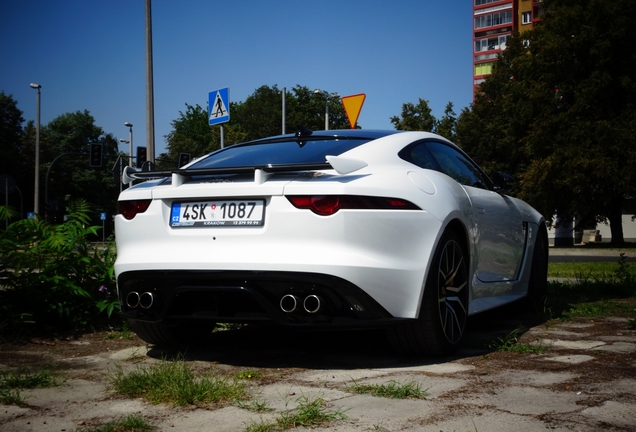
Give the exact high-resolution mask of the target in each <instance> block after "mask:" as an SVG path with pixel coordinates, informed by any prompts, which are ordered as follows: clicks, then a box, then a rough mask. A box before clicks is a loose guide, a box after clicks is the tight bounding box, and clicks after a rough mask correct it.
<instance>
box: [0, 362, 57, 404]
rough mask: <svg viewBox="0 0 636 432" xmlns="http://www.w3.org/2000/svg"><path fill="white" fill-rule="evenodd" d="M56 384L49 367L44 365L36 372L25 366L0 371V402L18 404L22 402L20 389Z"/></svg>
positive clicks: (53, 385)
mask: <svg viewBox="0 0 636 432" xmlns="http://www.w3.org/2000/svg"><path fill="white" fill-rule="evenodd" d="M58 384H59V382H58V380H57V379H56V378H55V377H54V376H53V372H52V369H51V368H50V367H44V368H42V369H41V370H40V371H38V372H30V371H29V370H28V369H26V368H19V369H18V370H14V371H4V372H0V402H1V403H4V404H7V405H20V404H22V403H24V398H23V397H22V396H21V395H20V390H22V389H32V388H44V387H55V386H57V385H58Z"/></svg>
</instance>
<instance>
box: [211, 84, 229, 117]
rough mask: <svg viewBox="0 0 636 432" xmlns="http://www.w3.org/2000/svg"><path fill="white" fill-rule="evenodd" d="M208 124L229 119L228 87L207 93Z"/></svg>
mask: <svg viewBox="0 0 636 432" xmlns="http://www.w3.org/2000/svg"><path fill="white" fill-rule="evenodd" d="M208 98H209V100H208V110H209V111H208V115H209V116H208V117H209V120H210V126H212V125H216V124H220V123H226V122H229V121H230V88H229V87H225V88H222V89H218V90H214V91H212V92H210V93H209V94H208Z"/></svg>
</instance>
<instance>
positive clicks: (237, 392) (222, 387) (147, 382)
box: [108, 361, 248, 406]
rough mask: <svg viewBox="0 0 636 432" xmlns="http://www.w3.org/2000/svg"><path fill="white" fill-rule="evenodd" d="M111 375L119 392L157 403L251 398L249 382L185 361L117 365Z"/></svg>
mask: <svg viewBox="0 0 636 432" xmlns="http://www.w3.org/2000/svg"><path fill="white" fill-rule="evenodd" d="M108 378H109V381H110V384H111V387H112V389H113V390H115V391H116V392H117V393H119V394H122V395H125V396H128V397H143V398H145V399H147V400H149V401H150V402H152V403H155V404H159V403H171V404H174V405H177V406H184V405H198V404H204V403H217V404H218V403H224V402H228V401H232V400H244V399H247V398H248V395H247V393H246V391H245V384H244V383H242V382H241V381H238V380H229V379H226V378H223V377H217V376H212V375H203V376H200V375H198V374H195V372H194V371H193V370H192V369H191V368H190V366H189V365H188V364H187V363H185V362H184V361H175V362H168V361H162V362H160V363H158V364H155V365H153V366H151V367H150V368H141V367H140V368H137V369H136V370H134V371H132V372H130V373H128V374H126V373H124V371H123V370H122V369H121V367H117V368H115V370H114V371H112V372H111V373H110V374H109V377H108Z"/></svg>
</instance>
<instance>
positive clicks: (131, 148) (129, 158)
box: [119, 122, 133, 166]
mask: <svg viewBox="0 0 636 432" xmlns="http://www.w3.org/2000/svg"><path fill="white" fill-rule="evenodd" d="M124 126H126V127H128V128H129V130H130V135H129V136H130V138H129V139H128V141H126V142H128V143H129V144H130V154H129V155H128V166H132V157H133V156H132V150H133V142H132V127H133V125H132V123H130V122H126V123H124ZM119 141H120V142H124V141H125V140H119Z"/></svg>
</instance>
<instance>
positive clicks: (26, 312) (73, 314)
mask: <svg viewBox="0 0 636 432" xmlns="http://www.w3.org/2000/svg"><path fill="white" fill-rule="evenodd" d="M67 213H68V219H67V220H66V221H65V222H64V223H62V224H60V225H52V224H49V223H47V222H45V221H43V220H42V219H40V218H34V219H23V220H20V221H17V222H14V223H12V224H10V225H9V226H8V227H7V229H6V230H5V231H0V331H4V332H7V331H14V330H16V329H18V328H20V327H24V325H25V324H27V323H30V324H33V325H34V327H35V328H36V329H37V330H38V331H39V330H41V329H44V328H50V327H54V328H56V329H64V330H70V329H73V330H77V329H84V328H88V327H95V326H98V325H100V324H104V323H106V322H107V321H108V319H109V318H110V317H111V314H112V313H113V312H114V311H115V310H116V309H117V308H119V304H118V303H117V298H116V292H115V291H116V290H115V282H114V278H113V264H114V261H115V252H114V246H113V243H112V242H110V243H108V244H106V245H104V246H103V247H101V246H100V247H96V246H94V245H93V244H91V243H90V242H89V240H88V237H89V236H95V235H96V234H97V231H98V230H99V229H101V227H98V226H90V225H89V224H90V217H89V213H90V210H89V207H88V205H87V204H86V202H85V201H78V202H75V203H73V204H71V205H70V206H69V208H68V209H67ZM3 214H7V212H4V213H3V212H0V216H2V215H3Z"/></svg>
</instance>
